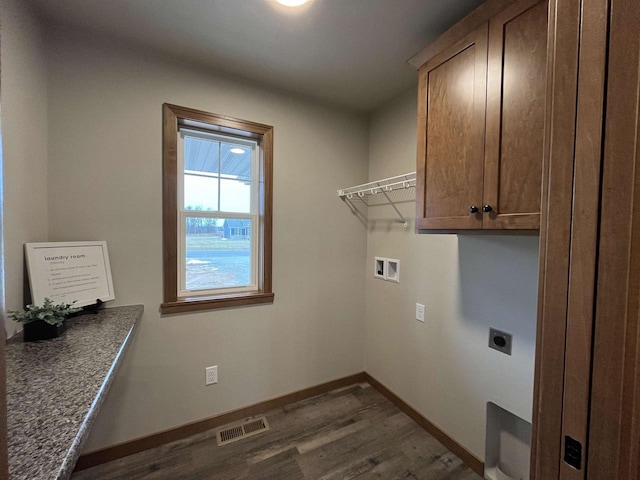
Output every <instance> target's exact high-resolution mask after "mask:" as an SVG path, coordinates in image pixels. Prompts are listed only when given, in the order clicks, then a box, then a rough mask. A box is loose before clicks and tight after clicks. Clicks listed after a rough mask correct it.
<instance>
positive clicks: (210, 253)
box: [185, 217, 253, 290]
mask: <svg viewBox="0 0 640 480" xmlns="http://www.w3.org/2000/svg"><path fill="white" fill-rule="evenodd" d="M185 231H186V258H185V279H186V288H187V290H211V289H216V288H229V287H242V286H246V285H250V284H251V279H252V278H253V275H252V272H251V263H252V262H251V234H252V231H251V220H250V219H245V218H199V217H187V218H186V225H185Z"/></svg>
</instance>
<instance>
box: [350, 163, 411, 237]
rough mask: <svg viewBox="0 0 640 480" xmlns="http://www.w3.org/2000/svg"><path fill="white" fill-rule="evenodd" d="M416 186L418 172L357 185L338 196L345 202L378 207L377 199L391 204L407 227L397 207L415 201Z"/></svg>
mask: <svg viewBox="0 0 640 480" xmlns="http://www.w3.org/2000/svg"><path fill="white" fill-rule="evenodd" d="M415 186H416V172H410V173H405V174H403V175H396V176H395V177H389V178H383V179H381V180H375V181H373V182H368V183H363V184H361V185H355V186H353V187H348V188H343V189H340V190H338V196H339V197H340V198H342V199H343V200H345V201H348V202H353V201H361V202H363V203H364V204H366V205H374V204H376V205H378V204H381V203H378V202H377V201H376V200H375V199H376V198H378V199H382V203H383V204H389V205H391V206H392V207H393V209H394V210H395V211H396V213H397V214H398V216H399V217H400V220H401V221H402V222H403V223H404V226H405V227H407V225H408V224H407V221H406V220H405V218H404V216H403V215H402V213H400V210H398V207H397V206H396V204H395V203H396V202H399V201H409V200H413V199H414V198H413V194H412V190H413V189H414V188H415ZM407 194H408V195H407Z"/></svg>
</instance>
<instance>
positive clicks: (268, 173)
mask: <svg viewBox="0 0 640 480" xmlns="http://www.w3.org/2000/svg"><path fill="white" fill-rule="evenodd" d="M180 127H188V128H190V129H196V130H197V129H200V130H203V131H207V132H212V133H220V134H230V135H233V136H238V137H245V138H250V139H253V140H255V141H257V142H258V145H259V146H260V157H259V158H258V164H259V173H258V174H259V176H260V177H259V183H260V201H259V211H258V215H259V217H258V218H259V219H258V221H259V223H260V228H259V235H260V238H259V247H258V251H259V259H258V290H257V291H255V292H241V293H225V294H216V295H202V296H193V297H179V296H178V175H179V173H180V172H178V130H179V128H180ZM272 216H273V127H272V126H269V125H262V124H259V123H255V122H249V121H246V120H239V119H237V118H233V117H228V116H224V115H217V114H214V113H208V112H203V111H200V110H194V109H191V108H186V107H179V106H177V105H171V104H168V103H165V104H164V105H163V127H162V236H163V245H162V253H163V277H164V297H163V298H164V301H163V303H162V304H161V305H160V312H161V313H162V314H175V313H182V312H191V311H199V310H210V309H216V308H228V307H239V306H247V305H255V304H262V303H272V302H273V299H274V293H273V291H272V284H271V271H272V253H271V249H272Z"/></svg>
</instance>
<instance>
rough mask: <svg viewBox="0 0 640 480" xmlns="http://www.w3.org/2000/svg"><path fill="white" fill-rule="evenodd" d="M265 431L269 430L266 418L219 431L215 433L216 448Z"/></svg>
mask: <svg viewBox="0 0 640 480" xmlns="http://www.w3.org/2000/svg"><path fill="white" fill-rule="evenodd" d="M267 430H269V423H267V418H266V417H260V418H258V419H257V420H249V421H248V422H244V423H242V424H240V425H235V426H233V427H228V428H225V429H223V430H219V431H218V432H217V433H216V439H217V440H218V446H219V447H221V446H223V445H226V444H228V443H232V442H235V441H237V440H242V439H243V438H247V437H252V436H254V435H257V434H259V433H262V432H266V431H267Z"/></svg>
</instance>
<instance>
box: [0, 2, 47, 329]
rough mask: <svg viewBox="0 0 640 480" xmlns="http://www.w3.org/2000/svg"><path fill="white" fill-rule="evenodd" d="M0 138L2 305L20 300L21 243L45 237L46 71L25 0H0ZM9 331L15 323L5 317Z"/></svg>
mask: <svg viewBox="0 0 640 480" xmlns="http://www.w3.org/2000/svg"><path fill="white" fill-rule="evenodd" d="M0 14H1V16H2V18H1V22H2V42H1V47H0V48H1V52H0V54H1V56H2V81H1V84H2V91H1V92H0V94H1V96H2V139H3V142H2V143H3V146H2V148H3V162H4V171H3V175H4V184H3V188H4V225H3V227H4V229H3V236H4V238H3V241H4V275H5V306H6V308H7V310H17V309H21V308H22V307H23V306H24V303H23V270H24V268H23V265H24V263H23V244H24V243H27V242H42V241H46V240H47V235H48V218H47V71H46V60H45V57H44V51H43V39H42V36H41V32H40V29H39V26H38V23H37V22H36V21H35V19H34V17H33V15H32V14H31V12H30V10H29V8H28V7H27V5H26V2H20V1H18V0H2V2H1V3H0ZM5 328H6V330H7V336H8V337H10V336H11V335H13V334H14V333H16V331H18V324H16V323H14V322H12V321H11V320H8V319H7V321H6V324H5Z"/></svg>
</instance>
